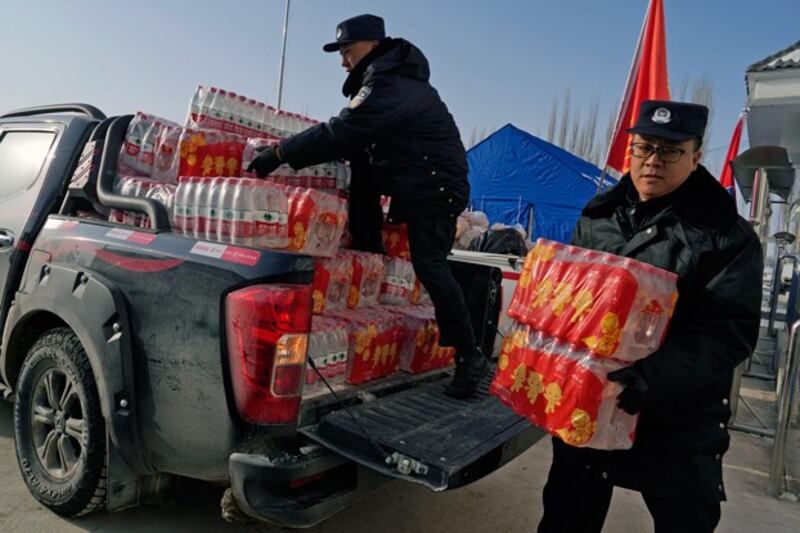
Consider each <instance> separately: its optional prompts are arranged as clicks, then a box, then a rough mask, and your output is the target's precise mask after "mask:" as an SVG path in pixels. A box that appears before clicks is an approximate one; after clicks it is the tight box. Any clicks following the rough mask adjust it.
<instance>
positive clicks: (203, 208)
mask: <svg viewBox="0 0 800 533" xmlns="http://www.w3.org/2000/svg"><path fill="white" fill-rule="evenodd" d="M212 179H213V178H202V177H198V178H197V183H196V185H195V189H194V191H193V192H194V195H193V197H192V198H190V199H189V200H187V201H190V202H192V203H193V204H194V208H195V213H196V215H195V220H194V231H193V232H192V234H191V236H192V237H194V238H195V239H205V238H206V228H207V227H208V193H209V189H210V187H211V180H212Z"/></svg>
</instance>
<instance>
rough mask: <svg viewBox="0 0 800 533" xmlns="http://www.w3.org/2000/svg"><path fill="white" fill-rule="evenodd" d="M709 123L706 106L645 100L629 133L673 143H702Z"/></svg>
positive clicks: (628, 130)
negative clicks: (690, 140)
mask: <svg viewBox="0 0 800 533" xmlns="http://www.w3.org/2000/svg"><path fill="white" fill-rule="evenodd" d="M707 122H708V108H707V107H706V106H704V105H698V104H689V103H687V102H672V101H670V100H645V101H644V102H642V104H641V105H640V106H639V118H638V119H637V120H636V124H635V125H634V126H633V127H632V128H628V129H627V130H626V132H627V133H638V134H639V135H650V136H653V137H661V138H662V139H669V140H670V141H688V140H689V139H698V140H701V141H702V140H703V134H704V133H705V131H706V123H707Z"/></svg>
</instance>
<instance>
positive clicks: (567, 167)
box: [467, 124, 616, 242]
mask: <svg viewBox="0 0 800 533" xmlns="http://www.w3.org/2000/svg"><path fill="white" fill-rule="evenodd" d="M467 160H468V162H469V184H470V186H471V188H472V192H471V193H470V200H471V203H472V208H473V209H476V210H480V211H483V212H484V213H486V215H487V216H488V217H489V221H490V222H491V223H495V222H502V223H504V224H508V225H514V224H517V223H519V224H521V225H522V227H523V228H526V229H527V228H528V217H529V212H531V213H532V214H533V222H534V223H533V232H532V233H533V235H532V239H533V240H535V239H537V238H538V237H544V238H546V239H551V240H554V241H560V242H569V240H570V238H571V236H572V229H573V228H574V227H575V223H576V222H577V221H578V217H579V216H580V212H581V209H583V206H584V205H586V202H588V201H589V199H590V198H591V197H592V196H594V195H595V192H596V191H597V183H598V181H599V179H600V173H601V170H600V169H599V168H597V167H596V166H594V165H593V164H591V163H589V162H587V161H584V160H583V159H581V158H579V157H576V156H574V155H572V154H571V153H569V152H567V151H566V150H563V149H561V148H559V147H558V146H555V145H553V144H550V143H549V142H547V141H544V140H542V139H539V138H538V137H535V136H533V135H531V134H530V133H527V132H525V131H522V130H520V129H518V128H516V127H514V126H513V125H511V124H506V125H505V126H503V127H502V128H500V129H499V130H497V131H496V132H494V133H493V134H492V135H490V136H489V137H488V138H486V139H484V140H483V141H482V142H481V143H480V144H477V145H476V146H474V147H473V148H471V149H470V150H469V151H468V152H467ZM604 183H606V184H608V186H610V185H613V184H614V183H616V182H615V180H614V179H613V178H611V177H610V176H606V177H605V179H604ZM604 188H605V187H604Z"/></svg>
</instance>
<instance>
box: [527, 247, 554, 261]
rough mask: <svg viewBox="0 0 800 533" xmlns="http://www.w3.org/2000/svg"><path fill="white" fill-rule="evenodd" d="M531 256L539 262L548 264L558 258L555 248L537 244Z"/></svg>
mask: <svg viewBox="0 0 800 533" xmlns="http://www.w3.org/2000/svg"><path fill="white" fill-rule="evenodd" d="M529 255H530V256H533V257H534V258H536V259H538V260H539V261H542V262H547V261H550V260H551V259H552V258H554V257H555V256H556V248H555V246H547V245H544V244H537V245H536V246H534V247H533V250H531V251H530V254H529Z"/></svg>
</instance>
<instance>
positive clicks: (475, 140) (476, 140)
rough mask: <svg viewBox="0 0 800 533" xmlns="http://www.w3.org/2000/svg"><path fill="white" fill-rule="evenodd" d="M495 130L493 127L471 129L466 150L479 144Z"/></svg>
mask: <svg viewBox="0 0 800 533" xmlns="http://www.w3.org/2000/svg"><path fill="white" fill-rule="evenodd" d="M496 130H497V128H496V127H495V126H483V127H480V128H479V127H477V126H475V127H473V128H472V130H471V131H470V132H469V140H468V141H467V149H469V148H472V147H473V146H475V145H477V144H480V143H481V141H483V140H484V139H486V138H487V137H489V136H490V135H491V134H493V133H494V132H495V131H496Z"/></svg>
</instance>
